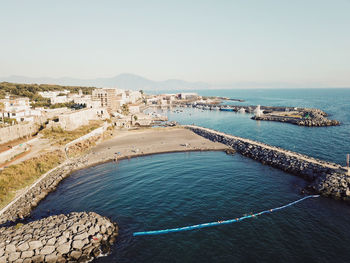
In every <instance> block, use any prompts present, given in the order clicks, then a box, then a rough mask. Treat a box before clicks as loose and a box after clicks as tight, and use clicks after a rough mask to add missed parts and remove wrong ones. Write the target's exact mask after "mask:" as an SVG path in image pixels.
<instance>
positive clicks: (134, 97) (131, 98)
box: [125, 90, 142, 103]
mask: <svg viewBox="0 0 350 263" xmlns="http://www.w3.org/2000/svg"><path fill="white" fill-rule="evenodd" d="M125 94H126V98H127V100H128V102H130V103H135V102H136V101H138V100H139V99H141V98H142V94H141V92H139V91H133V90H127V91H125Z"/></svg>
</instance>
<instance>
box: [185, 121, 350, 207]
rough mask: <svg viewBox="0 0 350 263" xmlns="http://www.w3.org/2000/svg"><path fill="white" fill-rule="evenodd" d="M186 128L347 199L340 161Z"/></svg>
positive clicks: (347, 180) (349, 190) (349, 185)
mask: <svg viewBox="0 0 350 263" xmlns="http://www.w3.org/2000/svg"><path fill="white" fill-rule="evenodd" d="M185 128H187V129H190V130H192V131H193V132H195V133H197V134H198V135H201V136H203V137H204V138H207V139H209V140H211V141H215V142H220V143H223V144H225V145H227V146H230V147H232V148H233V149H235V150H236V151H237V152H238V153H240V154H242V155H244V156H247V157H249V158H252V159H254V160H256V161H259V162H261V163H262V164H267V165H270V166H272V167H275V168H278V169H281V170H283V171H285V172H288V173H291V174H295V175H297V176H300V177H303V178H304V179H306V180H307V181H309V182H310V184H309V186H308V189H309V190H312V191H314V192H317V193H319V194H321V195H323V196H329V197H332V198H335V199H342V200H347V201H349V200H350V176H348V175H347V173H346V170H345V169H344V168H343V167H342V166H341V165H339V164H335V163H330V162H326V161H322V160H319V159H315V158H312V157H310V156H307V155H303V154H299V153H296V152H292V151H288V150H285V149H282V148H279V147H274V146H271V145H267V144H264V143H261V142H256V141H253V140H249V139H245V138H241V137H237V136H233V135H228V134H225V133H222V132H218V131H214V130H211V129H207V128H202V127H198V126H193V125H186V126H185Z"/></svg>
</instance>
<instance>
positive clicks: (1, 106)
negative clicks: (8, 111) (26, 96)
mask: <svg viewBox="0 0 350 263" xmlns="http://www.w3.org/2000/svg"><path fill="white" fill-rule="evenodd" d="M4 109H5V104H4V103H3V102H0V110H1V119H2V123H4Z"/></svg>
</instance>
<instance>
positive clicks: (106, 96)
mask: <svg viewBox="0 0 350 263" xmlns="http://www.w3.org/2000/svg"><path fill="white" fill-rule="evenodd" d="M39 95H40V96H42V97H44V98H49V99H50V102H51V104H57V103H69V102H73V103H74V104H80V105H84V106H85V108H83V109H81V110H72V109H68V108H66V107H63V108H55V109H46V108H43V107H41V108H35V109H34V108H32V107H31V105H30V100H29V98H25V97H16V96H6V97H5V99H2V100H0V102H1V103H2V104H3V108H2V113H3V116H4V117H7V118H10V119H14V120H16V122H17V123H21V122H35V123H43V122H45V121H47V120H50V119H51V120H52V119H55V120H56V122H58V123H59V125H60V126H61V127H62V128H64V129H66V130H73V129H76V128H78V127H79V126H81V125H85V124H87V123H88V122H89V121H90V120H95V119H107V118H110V117H111V116H112V117H115V118H114V119H116V120H117V121H116V124H115V125H116V126H123V127H126V126H128V125H135V124H136V125H141V126H142V125H146V124H147V123H150V121H151V119H152V117H150V116H148V115H146V114H143V110H144V109H145V108H146V107H147V106H169V105H172V104H173V103H174V102H176V101H178V100H195V99H198V95H197V94H196V93H178V94H161V95H147V96H146V95H143V93H142V92H140V91H130V90H122V89H115V88H96V89H94V90H93V91H92V94H91V95H86V94H83V92H82V91H81V90H79V92H78V93H71V92H70V91H69V90H60V91H44V92H39ZM124 105H127V107H124ZM126 112H127V113H128V114H126Z"/></svg>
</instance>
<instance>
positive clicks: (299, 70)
mask: <svg viewBox="0 0 350 263" xmlns="http://www.w3.org/2000/svg"><path fill="white" fill-rule="evenodd" d="M348 10H350V1H347V0H337V1H327V0H321V1H316V0H310V1H301V0H297V1H292V2H286V1H278V0H265V1H258V0H255V1H249V2H248V1H243V0H237V1H217V2H213V1H191V2H188V1H176V2H166V1H156V0H154V1H152V0H151V1H147V2H146V1H128V2H124V1H99V2H93V1H67V0H63V1H59V2H47V1H44V0H38V1H31V2H23V1H18V0H15V1H9V0H5V1H3V2H2V11H3V12H2V16H1V17H0V22H1V23H0V34H2V35H3V36H6V37H3V38H2V41H1V42H0V50H1V52H0V59H1V61H2V63H1V64H0V81H2V80H6V79H10V77H11V76H24V77H26V78H28V79H29V78H35V79H44V78H48V79H70V78H71V79H80V80H94V79H110V78H113V77H115V76H117V75H120V74H122V73H125V72H127V73H131V74H135V75H138V76H142V77H143V78H145V79H148V80H152V81H155V82H164V81H167V80H174V79H175V80H184V81H186V82H191V83H193V82H201V83H204V84H206V85H210V86H211V87H221V88H222V87H227V88H234V87H235V86H236V85H241V86H242V85H243V86H244V85H246V86H247V87H250V85H254V84H256V85H258V86H265V85H267V86H268V85H270V84H271V83H272V84H273V85H274V86H276V87H275V88H279V86H281V88H283V87H284V85H286V86H293V85H295V86H296V87H308V86H310V87H350V74H349V72H350V63H349V61H350V49H349V46H350V35H349V34H347V31H348V28H349V26H350V16H349V15H348Z"/></svg>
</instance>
